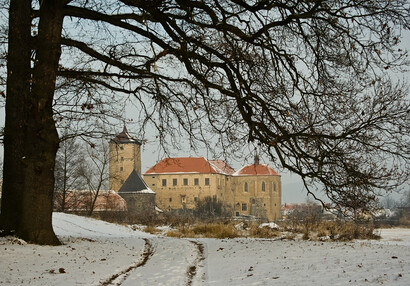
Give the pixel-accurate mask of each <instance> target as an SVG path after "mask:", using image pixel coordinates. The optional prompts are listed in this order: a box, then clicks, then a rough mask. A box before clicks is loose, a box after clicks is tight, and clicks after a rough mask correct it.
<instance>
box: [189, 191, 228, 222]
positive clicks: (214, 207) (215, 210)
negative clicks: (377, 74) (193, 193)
mask: <svg viewBox="0 0 410 286" xmlns="http://www.w3.org/2000/svg"><path fill="white" fill-rule="evenodd" d="M194 215H195V216H196V217H197V218H199V219H203V220H213V219H216V218H222V217H224V216H226V211H225V208H224V205H223V203H222V202H221V201H219V200H218V199H217V198H216V196H213V197H210V196H208V197H204V198H203V199H198V201H197V202H196V207H195V209H194Z"/></svg>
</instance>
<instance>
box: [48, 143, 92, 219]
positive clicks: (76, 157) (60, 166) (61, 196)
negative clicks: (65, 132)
mask: <svg viewBox="0 0 410 286" xmlns="http://www.w3.org/2000/svg"><path fill="white" fill-rule="evenodd" d="M84 157H85V154H84V153H83V152H81V147H80V144H79V143H77V142H76V139H75V138H72V139H67V140H64V141H62V142H61V143H60V148H59V150H58V151H57V157H56V166H55V189H54V208H55V209H56V210H58V211H61V212H64V211H66V210H67V209H71V208H72V206H73V204H75V203H76V202H71V201H70V199H75V196H70V194H71V192H73V191H74V190H79V189H80V188H81V185H82V180H81V179H82V178H81V177H80V175H79V168H80V164H81V162H83V160H84V159H85V158H84Z"/></svg>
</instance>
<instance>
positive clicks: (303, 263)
mask: <svg viewBox="0 0 410 286" xmlns="http://www.w3.org/2000/svg"><path fill="white" fill-rule="evenodd" d="M53 225H54V229H55V231H56V234H57V235H58V236H59V238H60V239H61V240H62V242H63V243H64V245H62V246H56V247H50V246H37V245H29V244H26V243H25V242H24V241H21V240H17V239H15V238H12V237H7V238H0V285H45V286H48V285H125V286H127V285H147V286H148V285H150V286H151V285H333V286H335V285H409V284H410V283H409V281H410V230H409V229H383V230H382V231H381V235H382V239H381V240H379V241H354V242H347V243H340V242H313V241H288V240H266V239H246V238H240V239H205V238H204V239H177V238H167V237H158V236H154V235H150V234H146V233H144V232H141V231H138V230H136V231H134V230H131V229H130V228H128V227H125V226H119V225H115V224H110V223H106V222H103V221H98V220H94V219H89V218H84V217H79V216H74V215H68V214H62V213H55V214H54V216H53Z"/></svg>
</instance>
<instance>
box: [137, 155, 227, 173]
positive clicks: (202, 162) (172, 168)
mask: <svg viewBox="0 0 410 286" xmlns="http://www.w3.org/2000/svg"><path fill="white" fill-rule="evenodd" d="M218 161H221V160H218ZM213 162H215V161H207V160H206V159H205V158H204V157H179V158H165V159H163V160H162V161H160V162H159V163H158V164H156V165H155V166H153V167H151V168H150V169H148V170H147V171H146V172H145V173H144V175H145V174H169V173H199V174H217V173H222V174H225V172H224V170H223V169H222V168H220V167H219V165H221V164H219V163H218V165H217V164H214V163H213ZM225 165H226V166H228V167H229V165H228V164H226V163H225ZM229 168H230V167H229ZM231 169H232V168H231ZM232 170H233V169H232Z"/></svg>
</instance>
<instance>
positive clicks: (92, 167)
mask: <svg viewBox="0 0 410 286" xmlns="http://www.w3.org/2000/svg"><path fill="white" fill-rule="evenodd" d="M85 149H86V152H85V154H84V155H85V156H84V160H83V161H82V162H81V164H80V166H79V169H78V175H79V177H80V178H81V179H82V180H83V181H84V183H85V185H84V187H83V189H85V190H86V191H87V192H88V193H89V195H88V197H89V199H88V200H87V202H88V204H89V206H88V215H90V216H91V215H92V213H93V211H94V208H95V203H96V201H97V198H98V196H99V195H100V193H101V191H103V190H108V180H109V173H108V164H109V148H108V144H107V142H106V141H104V140H101V142H99V143H97V144H93V145H91V146H90V145H89V146H86V148H85Z"/></svg>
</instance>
